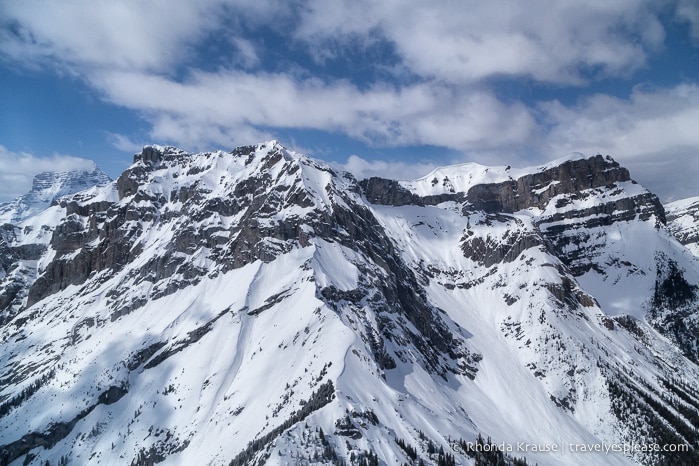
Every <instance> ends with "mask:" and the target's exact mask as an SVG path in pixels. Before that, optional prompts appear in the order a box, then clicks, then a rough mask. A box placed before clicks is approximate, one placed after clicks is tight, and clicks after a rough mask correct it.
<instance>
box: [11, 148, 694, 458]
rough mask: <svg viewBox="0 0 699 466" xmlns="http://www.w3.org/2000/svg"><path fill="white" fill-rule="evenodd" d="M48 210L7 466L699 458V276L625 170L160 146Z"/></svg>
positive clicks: (14, 289) (24, 312)
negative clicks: (421, 169) (401, 178)
mask: <svg viewBox="0 0 699 466" xmlns="http://www.w3.org/2000/svg"><path fill="white" fill-rule="evenodd" d="M41 215H42V220H41V221H39V220H36V221H34V220H30V219H26V220H25V221H24V223H21V224H17V225H8V226H5V227H3V228H2V229H0V260H1V261H2V262H0V265H2V267H3V270H4V272H3V273H4V274H5V275H4V278H3V277H2V276H0V279H3V282H2V285H1V288H0V305H3V306H4V308H3V309H4V312H5V314H4V316H5V318H4V320H3V321H2V324H1V326H0V333H1V334H2V335H1V337H2V339H3V342H4V345H5V346H4V351H3V352H2V354H0V465H5V464H13V465H14V464H37V465H44V464H45V462H46V461H49V462H50V463H51V464H52V462H54V461H56V459H57V458H58V459H60V461H69V462H75V463H80V464H82V463H85V464H88V463H95V464H132V465H145V464H155V463H165V464H199V463H207V464H209V463H210V464H232V465H239V464H343V462H344V464H368V463H374V464H376V463H377V462H378V463H379V464H384V463H385V464H403V463H406V464H414V463H415V462H419V461H423V462H424V463H425V464H454V463H457V464H458V463H461V464H469V463H470V462H474V461H479V462H486V463H487V462H488V461H491V460H492V458H490V457H489V456H487V455H484V454H483V452H482V451H481V452H478V451H475V450H474V449H473V448H471V447H469V446H468V443H469V442H473V443H476V439H477V438H479V435H480V434H482V436H483V437H484V438H488V437H490V438H491V439H492V441H493V442H496V443H499V442H504V443H507V444H508V445H513V446H514V445H517V444H518V443H520V442H523V443H525V444H527V445H534V444H541V445H543V444H558V445H563V444H571V443H574V444H584V443H586V444H594V443H601V442H605V443H607V444H611V443H631V442H635V443H638V444H650V443H659V444H660V443H662V444H667V443H673V444H674V443H677V444H682V445H687V447H686V448H687V449H688V451H686V452H681V454H680V453H677V452H675V451H672V452H670V451H667V452H655V451H654V452H647V451H645V452H641V451H633V452H630V451H629V452H625V453H624V452H616V453H614V452H613V453H611V454H603V453H600V454H599V455H597V454H595V453H594V452H590V453H589V454H584V455H581V454H575V453H572V452H570V451H557V452H551V451H546V452H541V451H536V450H534V451H532V450H528V451H521V450H518V451H516V452H514V453H513V452H507V451H505V452H503V454H504V461H506V462H508V461H509V462H510V463H513V464H516V463H514V459H513V458H512V456H519V457H521V456H523V455H524V456H527V457H528V459H529V461H530V462H531V463H534V462H537V463H538V464H581V465H582V464H589V463H590V462H591V461H593V462H594V461H597V462H600V463H605V464H648V465H650V464H664V463H671V462H673V461H674V462H678V461H686V460H687V459H689V460H690V461H694V460H695V459H696V458H698V457H699V456H697V455H698V453H697V452H699V436H697V434H696V431H695V430H693V429H692V427H691V426H692V425H694V424H695V422H694V421H695V420H696V419H697V416H698V415H699V411H697V410H696V409H695V408H696V406H699V395H697V394H698V393H699V386H697V383H696V381H697V380H699V368H698V367H697V365H696V361H697V357H696V355H697V350H696V348H697V338H696V332H695V330H693V329H695V327H692V325H693V322H696V316H697V307H696V303H697V298H698V295H699V293H698V292H697V289H699V288H698V287H699V266H698V265H697V263H696V262H694V261H692V260H691V259H690V257H689V256H688V255H687V254H686V253H685V252H684V249H683V247H682V246H681V245H679V244H678V243H677V242H675V241H674V240H673V239H672V237H671V236H670V234H669V233H668V232H667V231H666V229H665V226H664V223H665V217H664V210H663V208H662V206H660V204H659V203H658V202H657V198H656V197H655V196H654V195H653V194H651V193H649V192H648V191H646V190H645V189H643V188H642V187H641V186H639V185H638V184H635V183H634V182H633V181H632V180H631V179H630V177H629V173H628V171H626V170H625V169H624V168H623V167H620V166H619V165H618V164H616V163H615V162H614V161H613V160H611V159H609V158H604V157H601V156H597V157H592V158H585V157H582V156H574V157H569V158H566V159H564V160H561V161H557V162H555V163H552V164H549V165H547V166H544V167H539V168H534V169H524V170H513V169H511V168H509V167H507V168H502V169H498V168H490V167H481V166H474V165H464V166H454V167H447V168H444V169H440V170H437V171H436V172H434V173H432V174H430V175H428V176H427V177H425V178H423V179H421V180H415V181H412V182H397V181H391V180H383V179H379V178H372V179H369V180H363V181H359V182H358V181H357V180H355V179H354V178H353V177H352V176H351V175H349V174H346V173H338V172H336V171H334V170H333V169H331V168H330V167H328V166H327V165H325V164H323V163H320V162H318V161H315V160H312V159H310V158H308V157H305V156H303V155H301V154H297V153H294V152H292V151H289V150H287V149H285V148H284V147H283V146H281V145H279V144H278V143H276V142H275V141H270V142H267V143H264V144H258V145H255V146H246V147H241V148H238V149H235V150H233V151H231V152H223V151H219V152H210V153H201V154H191V153H188V152H185V151H182V150H179V149H176V148H173V147H162V146H148V147H146V148H144V149H143V151H142V152H141V153H139V154H137V155H136V156H135V157H134V163H133V164H132V166H131V167H129V169H127V170H126V171H125V172H124V173H123V174H122V175H121V176H120V177H119V178H118V179H117V180H116V181H115V182H113V183H111V184H110V185H107V186H101V187H95V188H92V189H89V190H86V191H83V192H81V193H78V194H75V195H73V196H70V197H67V198H66V197H64V198H62V199H60V200H59V201H57V202H56V203H55V204H54V205H53V206H52V207H50V208H49V209H48V210H46V211H45V212H44V213H42V214H41ZM43 224H46V228H37V225H43ZM12 264H25V265H26V267H27V269H26V270H28V271H29V272H31V273H27V274H22V273H20V269H18V268H17V267H14V266H13V265H12ZM13 267H14V268H13ZM20 275H22V276H23V277H24V278H23V279H22V280H20V279H19V278H18V277H19V276H20ZM11 276H12V277H15V278H13V279H12V280H9V281H8V277H11ZM12 283H14V285H11V284H12ZM678 310H679V311H678ZM687 329H689V330H687ZM678 374H681V376H679V375H678ZM504 443H503V445H504ZM678 464H679V463H678Z"/></svg>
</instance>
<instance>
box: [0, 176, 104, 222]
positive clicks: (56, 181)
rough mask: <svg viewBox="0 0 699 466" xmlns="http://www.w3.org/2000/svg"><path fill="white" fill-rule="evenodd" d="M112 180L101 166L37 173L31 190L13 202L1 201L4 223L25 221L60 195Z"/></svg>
mask: <svg viewBox="0 0 699 466" xmlns="http://www.w3.org/2000/svg"><path fill="white" fill-rule="evenodd" d="M111 181H112V180H111V179H110V178H109V176H107V174H106V173H104V172H103V171H102V170H100V169H99V168H98V167H94V168H93V169H91V170H76V171H65V172H44V173H40V174H38V175H36V176H35V177H34V180H33V182H32V189H31V191H29V192H28V193H27V194H24V195H22V196H20V197H18V198H17V199H15V200H14V201H11V202H6V203H0V225H2V224H3V223H17V222H21V221H22V220H24V219H26V218H29V217H31V216H32V215H36V214H38V213H39V212H41V211H43V210H45V209H46V208H47V207H49V206H50V205H51V203H52V202H54V201H55V200H56V199H58V198H59V197H62V196H66V195H69V194H74V193H77V192H79V191H84V190H85V189H88V188H91V187H93V186H95V185H104V184H108V183H109V182H111Z"/></svg>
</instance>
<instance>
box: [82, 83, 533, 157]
mask: <svg viewBox="0 0 699 466" xmlns="http://www.w3.org/2000/svg"><path fill="white" fill-rule="evenodd" d="M94 84H95V86H98V87H100V88H101V89H102V90H103V91H104V93H105V96H106V98H107V99H109V100H110V101H112V102H114V103H116V104H118V105H123V106H126V107H129V108H133V109H137V110H140V111H143V112H146V113H147V114H149V115H150V117H151V118H152V120H153V121H154V122H155V125H154V130H153V135H154V136H158V137H163V138H166V139H168V140H171V141H174V142H177V143H186V142H189V144H194V145H201V144H205V143H206V142H207V139H208V140H209V141H216V142H217V141H219V140H222V139H225V138H228V137H231V136H233V137H234V140H236V141H239V140H240V138H239V137H235V135H236V134H244V135H249V134H253V135H258V134H259V135H261V134H266V132H265V131H264V130H259V129H258V130H254V129H255V128H265V127H266V128H310V129H316V130H324V131H331V132H338V133H344V134H347V135H349V136H351V137H354V138H357V139H360V140H363V141H365V142H367V143H369V144H374V145H383V146H401V145H411V144H432V145H439V146H445V147H451V148H455V149H458V150H463V151H466V150H477V149H489V148H491V147H493V146H497V147H506V146H517V145H520V144H523V143H525V142H527V140H528V139H529V138H530V137H532V133H534V132H535V131H536V123H535V121H534V119H533V117H532V116H531V115H530V112H529V110H528V109H527V108H526V107H525V106H524V105H522V104H519V103H514V104H504V103H502V102H500V101H499V100H497V99H496V98H495V97H494V96H493V95H491V94H489V93H487V92H484V91H479V90H472V91H465V90H461V91H457V90H455V89H454V88H452V87H449V86H445V85H440V84H436V83H417V84H413V85H409V86H406V87H403V88H399V89H396V88H392V87H388V86H379V85H377V86H373V87H371V88H369V89H366V90H360V89H358V88H357V87H355V86H353V85H351V84H349V83H347V82H335V83H330V84H326V83H323V82H321V81H320V80H317V79H307V80H298V79H296V78H294V77H292V76H288V75H285V74H270V73H260V74H255V75H253V74H248V73H244V72H237V71H228V72H220V73H203V72H195V73H193V74H192V76H191V79H189V80H187V81H186V82H175V81H173V80H171V79H169V78H167V77H164V76H155V75H150V74H142V73H123V72H116V73H109V74H102V75H100V76H99V78H98V79H96V80H95V82H94ZM258 137H259V136H258ZM229 141H230V140H229Z"/></svg>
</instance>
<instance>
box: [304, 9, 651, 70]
mask: <svg viewBox="0 0 699 466" xmlns="http://www.w3.org/2000/svg"><path fill="white" fill-rule="evenodd" d="M308 3H309V5H308V8H306V9H305V10H304V14H303V16H302V20H303V22H302V23H301V27H299V29H298V30H297V35H298V37H300V38H301V39H303V40H306V41H308V42H309V43H311V44H312V46H313V47H315V48H320V49H322V48H323V47H325V46H326V44H328V43H331V44H334V43H335V42H336V41H337V38H338V37H342V36H346V37H354V36H360V37H367V36H370V35H377V34H382V35H383V36H384V37H385V39H386V40H387V41H388V42H390V43H392V44H394V46H395V49H396V51H397V53H398V54H399V56H400V57H401V58H402V60H403V62H404V64H405V65H406V66H407V67H408V68H410V69H411V70H413V71H414V72H415V73H417V74H418V75H420V76H423V77H428V78H432V77H434V78H437V79H444V80H448V81H450V82H455V83H458V82H470V81H477V80H482V79H486V78H488V77H492V76H497V75H513V76H530V77H532V78H534V79H536V80H541V81H549V82H562V83H573V82H580V80H581V79H582V78H583V75H582V73H581V71H590V70H597V71H598V72H599V73H601V74H603V75H608V74H612V75H620V74H621V75H624V74H627V73H629V72H630V71H633V70H636V69H638V68H639V67H641V66H643V64H644V63H645V60H646V56H647V53H648V51H650V50H657V49H658V48H659V47H660V46H661V44H662V41H663V39H664V30H663V27H662V25H661V24H660V22H659V20H658V18H657V14H656V13H657V11H655V10H657V9H659V8H660V6H661V5H659V4H658V2H653V1H645V2H642V1H636V0H619V1H614V2H607V1H586V2H577V1H560V2H554V3H552V2H550V1H546V0H530V1H527V2H517V1H508V2H483V1H478V0H473V1H447V2H423V1H418V0H412V1H410V0H408V1H406V0H386V1H382V2H374V1H371V0H363V1H362V0H360V1H356V0H352V1H350V0H343V1H336V2H327V1H324V0H310V1H309V2H308Z"/></svg>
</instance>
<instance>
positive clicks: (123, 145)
mask: <svg viewBox="0 0 699 466" xmlns="http://www.w3.org/2000/svg"><path fill="white" fill-rule="evenodd" d="M107 141H108V142H109V143H110V144H111V145H112V146H114V147H115V148H117V149H119V150H121V151H124V152H133V153H136V152H140V151H141V149H142V148H143V146H145V145H146V144H145V143H143V144H142V143H138V142H134V141H133V140H132V139H131V138H129V137H128V136H125V135H123V134H119V133H107Z"/></svg>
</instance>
